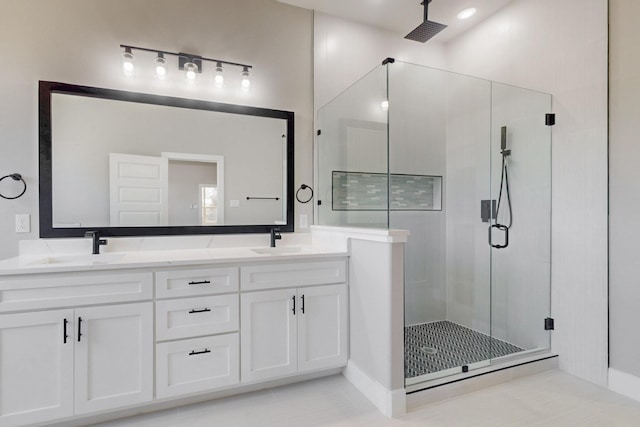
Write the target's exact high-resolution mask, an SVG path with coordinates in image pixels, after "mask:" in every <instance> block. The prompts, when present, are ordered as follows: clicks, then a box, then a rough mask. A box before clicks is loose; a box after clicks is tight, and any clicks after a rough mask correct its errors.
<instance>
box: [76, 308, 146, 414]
mask: <svg viewBox="0 0 640 427" xmlns="http://www.w3.org/2000/svg"><path fill="white" fill-rule="evenodd" d="M75 322H76V324H75V327H76V330H75V333H76V338H75V413H76V414H84V413H90V412H96V411H101V410H105V409H112V408H118V407H122V406H128V405H133V404H136V403H142V402H148V401H151V399H152V398H153V364H152V363H150V361H152V360H153V303H151V302H146V303H139V304H124V305H114V306H103V307H90V308H80V309H76V310H75Z"/></svg>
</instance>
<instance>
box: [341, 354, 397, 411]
mask: <svg viewBox="0 0 640 427" xmlns="http://www.w3.org/2000/svg"><path fill="white" fill-rule="evenodd" d="M342 375H344V376H345V378H346V379H347V380H348V381H349V382H350V383H351V384H353V385H354V386H355V387H356V388H357V389H358V391H360V393H362V394H363V395H364V396H365V397H366V398H367V399H369V401H370V402H371V403H373V404H374V406H375V407H376V408H378V410H379V411H380V412H381V413H382V414H383V415H384V416H386V417H399V416H402V415H404V414H405V413H406V412H407V392H406V390H405V389H403V388H401V389H397V390H387V388H386V387H384V386H383V385H382V384H380V383H379V382H377V381H376V380H374V379H372V378H371V377H369V376H368V375H367V374H365V373H364V371H362V369H360V368H359V367H358V366H356V365H355V364H354V363H353V362H351V361H349V363H348V364H347V366H346V367H345V368H344V369H343V370H342Z"/></svg>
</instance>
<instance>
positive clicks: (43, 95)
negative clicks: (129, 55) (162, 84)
mask: <svg viewBox="0 0 640 427" xmlns="http://www.w3.org/2000/svg"><path fill="white" fill-rule="evenodd" d="M53 93H64V94H70V95H79V96H88V97H94V98H104V99H114V100H120V101H127V102H139V103H143V104H154V105H167V106H171V107H178V108H188V109H196V110H208V111H218V112H224V113H232V114H243V115H249V116H259V117H270V118H277V119H284V120H286V121H287V178H286V179H287V190H286V192H287V222H286V224H282V225H278V224H264V225H215V226H163V227H69V228H66V227H65V228H54V227H53V192H52V190H53V188H52V183H53V179H52V171H53V167H52V163H51V153H52V130H51V95H52V94H53ZM39 171H40V177H39V184H40V193H39V201H40V206H39V212H40V237H41V238H60V237H84V234H85V232H87V231H98V232H99V233H100V236H105V237H118V236H120V237H125V236H172V235H198V234H239V233H269V232H270V231H271V229H272V228H279V229H280V231H283V232H292V231H293V230H294V225H293V220H294V212H293V210H294V200H295V199H294V188H293V181H294V113H293V112H291V111H283V110H271V109H266V108H258V107H249V106H244V105H235V104H224V103H219V102H210V101H201V100H195V99H186V98H176V97H170V96H161V95H151V94H145V93H137V92H127V91H121V90H114V89H102V88H96V87H89V86H78V85H72V84H67V83H58V82H49V81H40V82H39Z"/></svg>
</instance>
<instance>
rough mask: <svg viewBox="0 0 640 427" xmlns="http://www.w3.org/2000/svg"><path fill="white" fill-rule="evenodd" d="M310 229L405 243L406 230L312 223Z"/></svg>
mask: <svg viewBox="0 0 640 427" xmlns="http://www.w3.org/2000/svg"><path fill="white" fill-rule="evenodd" d="M311 230H312V231H315V232H317V233H338V234H342V235H345V236H346V237H349V238H352V239H359V240H369V241H372V242H384V243H406V242H407V239H408V238H409V231H408V230H387V229H383V228H355V227H334V226H329V225H312V226H311Z"/></svg>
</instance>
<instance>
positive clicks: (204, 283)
mask: <svg viewBox="0 0 640 427" xmlns="http://www.w3.org/2000/svg"><path fill="white" fill-rule="evenodd" d="M189 284H190V285H209V284H211V282H210V281H209V280H200V281H199V282H189Z"/></svg>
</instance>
